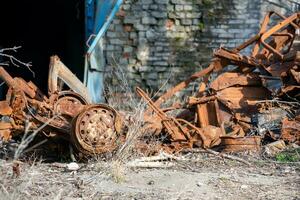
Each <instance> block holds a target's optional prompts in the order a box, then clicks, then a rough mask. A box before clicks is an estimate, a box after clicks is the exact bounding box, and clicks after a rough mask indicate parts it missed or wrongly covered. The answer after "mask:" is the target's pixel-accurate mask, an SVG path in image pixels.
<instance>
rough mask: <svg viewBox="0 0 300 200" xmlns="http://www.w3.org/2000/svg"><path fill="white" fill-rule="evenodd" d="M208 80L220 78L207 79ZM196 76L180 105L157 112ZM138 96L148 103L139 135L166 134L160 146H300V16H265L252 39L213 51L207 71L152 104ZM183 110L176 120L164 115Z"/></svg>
mask: <svg viewBox="0 0 300 200" xmlns="http://www.w3.org/2000/svg"><path fill="white" fill-rule="evenodd" d="M275 16H276V17H275ZM278 18H279V19H280V20H279V22H278V23H276V24H274V23H275V22H276V21H275V20H278ZM212 74H218V76H217V77H216V78H215V79H214V80H212V81H211V75H212ZM199 78H202V81H201V83H200V84H199V90H198V92H197V94H196V95H195V96H190V97H188V100H187V101H186V102H184V103H183V104H182V105H178V103H177V104H176V103H175V104H174V105H173V106H172V107H170V108H161V107H160V106H161V105H162V104H163V103H165V102H166V101H168V100H169V99H170V98H171V97H172V96H173V95H174V94H175V93H177V92H179V91H181V90H183V89H184V88H186V87H187V86H188V85H189V84H190V83H191V82H192V81H195V80H196V79H199ZM136 91H137V93H138V94H139V96H141V97H142V98H143V99H144V100H145V101H146V102H147V104H148V109H147V111H146V112H145V127H144V130H145V132H146V133H152V134H156V135H159V134H161V133H165V134H166V135H167V136H166V137H164V139H163V143H165V144H166V143H168V145H166V146H168V147H169V148H170V147H171V148H172V149H171V150H173V151H178V150H180V149H182V148H186V147H189V148H191V147H203V148H211V147H219V148H221V149H222V150H223V151H241V150H259V149H260V146H261V143H262V142H263V143H267V142H272V141H276V140H278V139H282V140H284V141H285V142H288V143H298V144H299V142H300V93H299V91H300V13H295V14H293V15H291V16H289V17H285V16H282V15H280V14H278V13H276V12H269V13H267V15H266V16H265V18H264V20H263V22H262V24H261V29H260V31H259V33H258V34H256V35H255V36H253V37H251V38H250V39H249V40H247V41H246V42H245V43H243V44H241V45H239V46H238V47H236V48H234V49H231V50H229V49H225V48H222V47H221V48H219V49H217V50H216V51H215V52H214V56H213V59H212V61H211V63H210V65H209V66H208V67H207V68H205V69H203V70H202V71H199V72H197V73H195V74H193V75H192V76H191V77H189V78H188V79H187V80H185V81H183V82H181V83H179V84H178V85H176V86H175V87H173V88H171V89H169V90H168V91H167V92H166V93H165V94H163V95H162V96H160V97H159V98H158V99H157V100H156V101H155V102H154V101H152V100H151V98H149V97H148V96H147V94H146V93H145V92H144V91H143V90H142V89H140V88H137V89H136ZM182 109H183V111H181V112H180V113H179V114H177V115H176V116H174V115H171V114H169V113H170V111H174V110H182ZM173 113H174V112H173Z"/></svg>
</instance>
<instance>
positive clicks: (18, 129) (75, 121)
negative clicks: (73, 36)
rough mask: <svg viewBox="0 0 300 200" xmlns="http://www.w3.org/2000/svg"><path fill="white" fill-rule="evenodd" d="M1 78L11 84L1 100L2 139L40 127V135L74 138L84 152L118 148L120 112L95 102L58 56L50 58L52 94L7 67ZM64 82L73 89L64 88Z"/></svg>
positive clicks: (73, 142) (72, 141) (88, 153)
mask: <svg viewBox="0 0 300 200" xmlns="http://www.w3.org/2000/svg"><path fill="white" fill-rule="evenodd" d="M0 79H2V80H3V81H4V82H5V83H6V85H7V86H8V91H7V95H6V100H3V101H0V141H1V140H2V141H9V140H10V139H11V138H13V137H17V136H19V135H20V136H21V137H22V136H23V134H24V133H26V134H34V133H36V132H37V131H36V130H38V134H39V135H40V136H43V137H47V138H53V137H60V138H63V139H65V140H67V141H69V142H71V143H72V144H73V146H74V147H75V148H76V150H77V151H78V152H80V153H82V154H83V155H94V154H101V153H106V152H110V151H112V150H113V149H115V148H116V146H117V145H116V143H117V138H118V137H119V136H120V134H119V133H120V131H121V127H122V121H121V117H120V116H119V114H118V112H117V111H115V110H114V109H113V108H111V107H110V106H108V105H104V104H91V100H90V98H89V95H88V92H87V89H86V87H85V86H84V85H83V84H82V83H81V82H80V80H79V79H78V78H77V77H76V76H75V75H74V74H73V73H72V72H71V71H70V70H69V69H68V68H67V67H66V66H65V65H64V64H63V63H62V62H61V61H60V59H59V58H58V57H57V56H52V57H51V59H50V67H49V79H48V96H47V95H44V94H43V93H42V92H41V91H40V90H39V89H38V88H37V86H36V85H34V83H32V82H31V81H29V82H26V81H25V80H24V79H22V78H20V77H15V78H13V77H11V76H10V75H9V74H8V73H7V71H6V70H5V69H4V68H3V67H0ZM63 84H66V85H67V86H68V87H69V88H70V90H62V88H64V87H63Z"/></svg>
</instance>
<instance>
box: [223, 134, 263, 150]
mask: <svg viewBox="0 0 300 200" xmlns="http://www.w3.org/2000/svg"><path fill="white" fill-rule="evenodd" d="M220 146H221V148H222V151H224V152H240V151H260V149H261V137H260V136H247V137H234V136H221V144H220Z"/></svg>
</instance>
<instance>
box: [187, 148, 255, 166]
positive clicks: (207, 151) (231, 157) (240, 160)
mask: <svg viewBox="0 0 300 200" xmlns="http://www.w3.org/2000/svg"><path fill="white" fill-rule="evenodd" d="M182 152H193V153H209V154H212V155H215V156H220V157H223V158H227V159H230V160H236V161H239V162H241V163H244V164H246V165H248V166H250V165H251V163H249V162H248V161H246V160H244V159H242V158H239V157H236V156H233V155H228V154H224V153H219V152H217V151H214V150H211V149H186V150H183V151H182Z"/></svg>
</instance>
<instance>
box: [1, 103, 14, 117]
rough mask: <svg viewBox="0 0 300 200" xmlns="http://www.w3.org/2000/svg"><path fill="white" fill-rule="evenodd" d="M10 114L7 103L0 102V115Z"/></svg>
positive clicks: (10, 109)
mask: <svg viewBox="0 0 300 200" xmlns="http://www.w3.org/2000/svg"><path fill="white" fill-rule="evenodd" d="M10 114H12V108H11V107H10V106H9V104H8V103H7V101H0V115H10Z"/></svg>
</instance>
